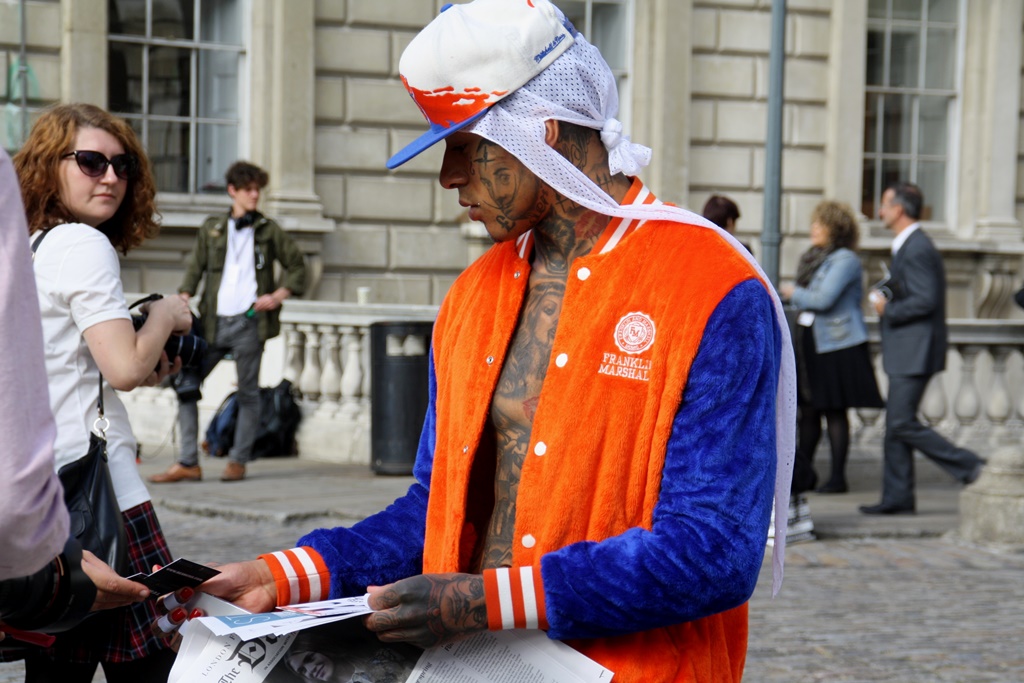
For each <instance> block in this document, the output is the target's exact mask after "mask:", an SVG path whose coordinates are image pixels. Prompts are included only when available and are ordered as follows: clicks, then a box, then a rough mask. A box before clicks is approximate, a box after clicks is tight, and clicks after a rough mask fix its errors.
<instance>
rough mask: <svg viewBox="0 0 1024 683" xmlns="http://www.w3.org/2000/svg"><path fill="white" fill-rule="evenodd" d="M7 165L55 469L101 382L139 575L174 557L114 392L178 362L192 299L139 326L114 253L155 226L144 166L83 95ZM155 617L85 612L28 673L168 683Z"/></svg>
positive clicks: (114, 474)
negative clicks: (22, 234)
mask: <svg viewBox="0 0 1024 683" xmlns="http://www.w3.org/2000/svg"><path fill="white" fill-rule="evenodd" d="M14 166H15V170H16V171H17V174H18V177H19V180H20V182H21V192H22V198H23V200H24V204H25V207H26V213H27V217H28V227H29V232H30V238H29V239H30V242H31V243H32V246H33V249H34V251H35V255H34V264H33V270H34V273H35V281H36V289H37V292H38V300H39V307H40V311H41V313H42V321H43V340H44V344H45V347H46V359H45V362H46V371H47V376H48V378H49V397H50V408H51V410H52V412H53V415H54V418H55V420H56V423H57V438H56V440H55V442H54V454H55V459H56V467H57V469H59V468H60V467H62V466H64V465H66V464H68V463H71V462H74V461H76V460H78V459H80V458H82V457H84V456H85V454H86V453H87V452H88V449H89V434H90V430H91V429H93V428H94V423H95V422H96V418H97V404H98V400H97V399H98V396H99V392H100V391H101V386H102V392H103V408H104V413H105V417H106V418H107V420H109V426H108V427H107V429H106V438H107V449H108V464H109V468H110V475H111V479H112V481H113V483H114V491H115V493H116V494H117V502H118V505H119V506H120V508H121V514H122V516H123V518H124V523H125V531H126V534H127V540H128V556H129V567H128V569H127V571H128V572H129V573H135V572H147V573H148V572H149V571H151V570H152V568H153V565H155V564H159V565H163V564H167V563H168V562H170V561H171V554H170V552H169V551H168V549H167V542H166V540H165V539H164V536H163V532H162V531H161V529H160V524H159V522H158V520H157V518H156V514H155V512H154V510H153V505H152V503H151V502H150V497H149V492H148V491H147V490H146V487H145V485H144V484H143V482H142V479H141V478H140V477H139V474H138V471H137V468H136V465H135V454H136V441H135V437H134V436H133V434H132V431H131V425H129V423H128V413H127V411H126V410H125V407H124V404H122V403H121V401H120V399H119V398H118V397H117V394H116V393H115V391H114V390H115V389H116V390H120V391H129V390H131V389H134V388H135V387H137V386H139V385H142V384H150V385H152V384H155V383H156V382H158V381H159V380H160V379H161V378H162V377H164V376H166V375H168V374H170V372H172V371H177V370H178V369H180V361H176V362H175V364H174V365H173V366H172V365H171V364H170V363H169V362H168V359H167V355H166V353H164V351H163V348H164V345H165V343H166V342H167V339H168V337H170V335H171V334H173V333H185V332H188V331H189V329H190V327H191V325H192V315H191V313H190V311H189V309H188V306H187V304H186V303H185V302H184V301H182V300H181V299H179V298H178V297H176V296H174V297H167V298H164V299H160V300H158V301H155V302H153V303H152V304H150V306H149V309H148V313H149V316H148V319H147V320H146V322H145V324H143V325H142V326H141V328H140V329H139V330H138V331H137V332H136V330H135V328H134V326H133V325H132V320H131V316H130V314H129V312H128V305H127V304H126V303H125V299H124V292H123V289H122V286H121V269H120V264H119V261H118V256H117V251H121V252H122V253H127V252H128V250H129V249H131V248H133V247H136V246H138V245H140V244H141V243H142V242H143V241H144V240H145V239H147V238H149V237H153V236H154V235H155V234H156V233H157V230H158V226H157V224H156V222H155V220H154V197H155V194H156V189H155V185H154V183H153V177H152V174H151V172H150V168H149V163H148V161H147V160H146V157H145V153H144V152H143V150H142V147H141V145H140V144H139V142H138V139H137V138H136V137H135V133H134V132H133V131H132V129H131V128H130V127H129V126H128V124H127V123H125V122H124V121H123V120H121V119H118V118H116V117H114V116H111V115H110V114H108V113H107V112H105V111H103V110H102V109H100V108H98V107H95V106H92V105H89V104H62V105H57V106H55V107H52V108H50V109H48V110H46V111H45V112H43V114H42V115H41V116H40V117H39V120H38V121H37V122H36V124H35V125H34V126H33V128H32V132H31V134H30V135H29V138H28V140H27V141H26V142H25V145H24V146H23V147H22V148H21V150H20V151H19V152H18V154H17V155H16V156H15V157H14ZM154 368H156V370H154ZM159 616H160V615H159V614H158V613H157V611H156V609H155V607H154V604H153V601H147V602H144V603H138V604H135V605H131V606H129V607H126V608H120V609H116V610H111V611H110V612H106V613H103V614H101V615H97V616H94V617H92V618H90V619H89V620H87V621H86V622H84V623H83V624H82V625H80V626H79V627H78V628H76V629H73V630H71V631H68V632H66V633H62V634H60V635H59V636H58V637H57V641H56V643H55V644H54V645H53V647H51V648H48V649H45V650H32V651H31V652H29V653H27V656H25V671H26V678H25V680H26V681H27V682H35V681H40V682H42V681H62V682H65V683H68V682H70V683H77V682H81V683H88V682H89V681H92V678H93V674H94V672H95V670H96V666H97V664H99V663H101V664H102V665H103V669H104V673H105V674H106V679H107V681H108V683H117V682H119V681H126V682H127V681H156V680H166V679H167V675H168V673H169V671H170V667H171V664H172V663H173V661H174V653H173V652H171V651H170V650H168V649H166V647H167V646H166V644H165V643H164V642H163V641H162V640H161V639H160V638H158V637H156V636H155V635H152V634H151V632H150V624H151V623H152V622H153V621H155V620H156V619H157V618H158V617H159ZM22 654H23V655H25V654H26V653H22Z"/></svg>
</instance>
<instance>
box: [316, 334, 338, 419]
mask: <svg viewBox="0 0 1024 683" xmlns="http://www.w3.org/2000/svg"><path fill="white" fill-rule="evenodd" d="M319 329H320V338H321V340H322V342H321V343H322V344H323V347H324V370H323V373H322V374H321V376H320V386H321V390H322V392H323V397H324V401H323V403H322V404H321V406H320V409H321V410H322V411H324V412H326V413H329V414H331V415H333V414H335V413H336V412H337V410H338V406H339V403H338V402H339V400H340V399H341V360H340V358H339V348H338V346H339V340H340V337H341V334H340V333H339V330H338V328H337V326H335V325H320V327H319Z"/></svg>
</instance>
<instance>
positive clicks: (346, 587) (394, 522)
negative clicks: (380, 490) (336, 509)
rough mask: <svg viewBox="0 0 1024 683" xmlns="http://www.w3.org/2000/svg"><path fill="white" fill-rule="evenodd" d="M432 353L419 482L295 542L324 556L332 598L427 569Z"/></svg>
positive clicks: (432, 436) (434, 421)
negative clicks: (353, 519)
mask: <svg viewBox="0 0 1024 683" xmlns="http://www.w3.org/2000/svg"><path fill="white" fill-rule="evenodd" d="M428 356H429V359H430V365H429V385H428V386H429V389H428V391H429V402H428V404H427V414H426V417H425V419H424V421H423V431H422V433H421V434H420V443H419V448H418V450H417V454H416V464H415V465H414V467H413V475H414V476H415V477H416V483H414V484H413V485H412V486H410V487H409V491H408V492H407V493H406V494H405V496H403V497H402V498H399V499H398V500H396V501H395V502H394V503H392V504H391V505H389V506H388V507H387V508H385V509H384V510H382V511H381V512H378V513H377V514H375V515H372V516H370V517H367V518H366V519H364V520H362V521H360V522H357V523H356V524H354V525H352V526H351V527H335V528H333V529H316V530H315V531H313V532H311V533H308V534H306V535H305V536H303V537H302V538H300V539H299V541H298V543H297V545H300V546H310V547H312V548H313V549H314V550H316V551H317V552H318V553H320V556H321V557H323V559H324V562H325V563H326V564H327V567H328V568H329V569H330V572H331V593H330V597H331V598H340V597H347V596H351V595H361V594H363V593H365V592H366V587H367V586H371V585H377V586H380V585H385V584H388V583H391V582H393V581H397V580H399V579H404V578H406V577H409V576H414V575H416V574H420V573H422V571H423V541H424V535H425V533H426V520H427V495H428V491H429V488H430V472H431V469H432V467H433V462H434V445H435V443H436V424H437V412H436V411H437V408H436V406H437V377H436V376H435V374H434V356H433V353H432V352H431V353H430V354H428Z"/></svg>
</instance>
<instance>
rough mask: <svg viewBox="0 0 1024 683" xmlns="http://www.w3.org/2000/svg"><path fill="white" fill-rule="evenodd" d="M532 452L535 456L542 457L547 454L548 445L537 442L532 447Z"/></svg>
mask: <svg viewBox="0 0 1024 683" xmlns="http://www.w3.org/2000/svg"><path fill="white" fill-rule="evenodd" d="M533 452H534V453H536V454H537V455H544V454H545V453H547V452H548V445H547V444H546V443H544V442H543V441H538V442H537V445H535V446H534V447H533Z"/></svg>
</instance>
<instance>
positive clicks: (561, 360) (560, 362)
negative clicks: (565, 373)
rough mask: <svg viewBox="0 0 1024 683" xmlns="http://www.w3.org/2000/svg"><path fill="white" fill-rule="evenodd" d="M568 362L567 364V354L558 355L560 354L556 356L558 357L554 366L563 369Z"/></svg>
mask: <svg viewBox="0 0 1024 683" xmlns="http://www.w3.org/2000/svg"><path fill="white" fill-rule="evenodd" d="M568 362H569V354H567V353H560V354H558V357H557V358H555V365H557V366H558V367H560V368H564V367H565V364H566V363H568Z"/></svg>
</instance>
